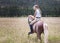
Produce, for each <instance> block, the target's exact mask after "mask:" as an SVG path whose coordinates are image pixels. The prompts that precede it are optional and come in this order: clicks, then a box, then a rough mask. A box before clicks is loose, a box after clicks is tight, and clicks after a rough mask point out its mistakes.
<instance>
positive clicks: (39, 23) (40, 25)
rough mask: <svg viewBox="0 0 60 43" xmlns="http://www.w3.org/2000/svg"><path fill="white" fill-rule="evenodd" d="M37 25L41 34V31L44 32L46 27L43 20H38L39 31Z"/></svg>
mask: <svg viewBox="0 0 60 43" xmlns="http://www.w3.org/2000/svg"><path fill="white" fill-rule="evenodd" d="M36 26H38V32H39V34H41V33H43V32H44V29H43V21H38V22H36V25H35V32H37V31H36Z"/></svg>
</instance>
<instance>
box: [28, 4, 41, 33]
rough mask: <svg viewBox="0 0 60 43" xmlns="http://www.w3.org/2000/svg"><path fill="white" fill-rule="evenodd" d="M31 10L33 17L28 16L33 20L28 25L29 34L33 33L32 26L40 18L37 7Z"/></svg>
mask: <svg viewBox="0 0 60 43" xmlns="http://www.w3.org/2000/svg"><path fill="white" fill-rule="evenodd" d="M33 10H34V11H35V13H34V16H32V15H30V16H29V17H31V18H32V19H33V21H31V23H30V30H31V32H29V34H31V33H33V24H34V23H36V22H37V21H39V20H40V18H41V10H40V8H39V6H38V5H34V6H33Z"/></svg>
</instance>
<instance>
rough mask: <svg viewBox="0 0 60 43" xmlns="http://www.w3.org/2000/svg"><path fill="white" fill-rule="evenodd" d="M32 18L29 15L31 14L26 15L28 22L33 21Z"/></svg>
mask: <svg viewBox="0 0 60 43" xmlns="http://www.w3.org/2000/svg"><path fill="white" fill-rule="evenodd" d="M33 20H34V19H33V18H32V17H31V15H29V16H28V23H30V22H31V21H33Z"/></svg>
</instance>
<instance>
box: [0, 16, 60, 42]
mask: <svg viewBox="0 0 60 43" xmlns="http://www.w3.org/2000/svg"><path fill="white" fill-rule="evenodd" d="M42 20H43V21H45V22H46V23H47V24H48V27H49V28H48V30H49V43H60V17H43V18H42ZM28 32H29V26H28V22H27V18H26V17H21V18H0V43H37V41H36V40H37V39H36V34H32V35H30V38H28V35H27V33H28Z"/></svg>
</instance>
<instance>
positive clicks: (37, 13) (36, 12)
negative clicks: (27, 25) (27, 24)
mask: <svg viewBox="0 0 60 43" xmlns="http://www.w3.org/2000/svg"><path fill="white" fill-rule="evenodd" d="M35 14H36V17H41V11H40V9H37V10H36V11H35Z"/></svg>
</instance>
